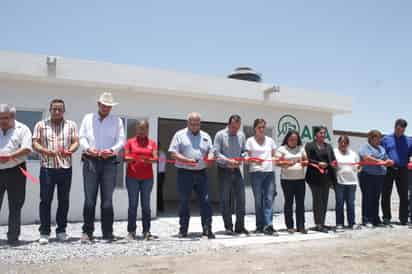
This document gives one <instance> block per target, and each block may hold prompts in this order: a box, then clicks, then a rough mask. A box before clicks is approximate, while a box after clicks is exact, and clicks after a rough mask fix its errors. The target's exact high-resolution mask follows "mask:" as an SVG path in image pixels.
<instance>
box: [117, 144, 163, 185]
mask: <svg viewBox="0 0 412 274" xmlns="http://www.w3.org/2000/svg"><path fill="white" fill-rule="evenodd" d="M124 149H125V151H126V153H127V154H129V155H131V156H132V157H135V158H137V159H138V158H139V157H140V158H152V157H153V152H154V151H156V150H157V144H156V142H155V141H154V140H151V139H149V138H138V137H134V138H131V139H129V140H127V143H126V145H125V147H124ZM126 176H127V177H129V178H133V179H139V180H148V179H153V167H152V164H150V163H144V162H143V161H135V162H131V163H128V164H127V173H126Z"/></svg>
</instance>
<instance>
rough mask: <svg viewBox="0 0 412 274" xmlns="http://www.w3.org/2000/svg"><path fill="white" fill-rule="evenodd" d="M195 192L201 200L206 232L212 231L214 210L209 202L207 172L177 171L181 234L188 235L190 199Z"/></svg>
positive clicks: (201, 211)
mask: <svg viewBox="0 0 412 274" xmlns="http://www.w3.org/2000/svg"><path fill="white" fill-rule="evenodd" d="M192 190H194V191H195V192H196V194H197V196H198V198H199V205H200V215H201V221H202V227H203V230H204V231H207V230H212V208H211V206H210V202H209V187H208V179H207V173H206V170H197V171H196V170H186V169H182V168H178V169H177V192H178V193H179V199H180V207H179V219H180V220H179V224H180V232H182V233H187V231H188V229H189V220H190V209H189V203H190V197H191V194H192Z"/></svg>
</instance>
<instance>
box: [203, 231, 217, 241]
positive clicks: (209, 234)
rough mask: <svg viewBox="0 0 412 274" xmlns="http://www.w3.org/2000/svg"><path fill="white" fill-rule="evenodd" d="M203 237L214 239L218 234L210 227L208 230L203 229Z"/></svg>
mask: <svg viewBox="0 0 412 274" xmlns="http://www.w3.org/2000/svg"><path fill="white" fill-rule="evenodd" d="M202 238H207V239H209V240H212V239H215V238H216V236H215V234H213V232H212V230H210V229H208V230H205V231H203V233H202Z"/></svg>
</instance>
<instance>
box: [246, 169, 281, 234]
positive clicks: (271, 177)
mask: <svg viewBox="0 0 412 274" xmlns="http://www.w3.org/2000/svg"><path fill="white" fill-rule="evenodd" d="M249 174H250V179H251V182H252V191H253V197H254V198H255V215H256V229H264V228H265V227H266V226H272V224H273V201H274V199H275V196H276V183H275V172H251V173H249Z"/></svg>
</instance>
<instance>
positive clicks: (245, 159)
mask: <svg viewBox="0 0 412 274" xmlns="http://www.w3.org/2000/svg"><path fill="white" fill-rule="evenodd" d="M116 104H117V103H116V102H115V101H114V98H113V96H112V94H111V93H108V92H106V93H103V94H102V95H101V96H100V98H99V100H98V101H97V111H96V112H94V113H90V114H87V115H86V116H85V117H84V118H83V120H82V123H81V126H80V129H79V130H78V128H77V125H76V123H75V122H74V121H70V120H67V119H65V118H64V113H65V110H66V109H65V103H64V101H63V100H61V99H54V100H52V101H51V102H50V106H49V112H50V117H48V118H47V119H45V120H43V121H40V122H38V123H37V124H36V126H35V127H34V130H33V135H32V134H31V132H30V129H29V128H28V127H27V126H26V125H24V124H22V123H20V122H19V121H17V120H16V109H15V108H14V107H12V106H9V105H7V104H0V129H1V132H0V205H1V202H2V200H3V196H4V193H5V192H6V191H7V194H8V200H9V222H8V233H7V238H8V242H9V244H11V245H14V244H17V243H18V240H19V235H20V219H21V209H22V207H23V204H24V200H25V188H26V178H25V173H24V172H22V170H23V171H24V170H25V168H26V166H25V162H26V159H27V156H28V155H29V154H30V153H31V152H32V151H33V150H34V151H36V152H37V153H39V154H40V155H41V168H40V176H39V177H40V205H39V215H40V228H39V231H40V239H39V242H40V244H47V243H48V242H49V237H50V234H51V205H52V201H53V196H54V191H55V189H56V188H57V200H58V206H57V212H56V224H57V227H56V238H57V240H58V241H65V240H66V239H67V234H66V227H67V215H68V211H69V200H70V199H69V198H70V188H71V184H72V155H73V153H75V152H76V151H77V150H78V149H79V147H81V155H82V156H81V159H82V162H83V186H84V207H83V218H84V224H83V227H82V230H83V233H82V236H81V241H82V242H83V243H88V242H91V241H93V239H94V230H95V227H94V223H95V209H96V201H97V193H98V192H99V190H100V203H101V204H100V209H101V230H102V238H103V239H104V240H107V241H112V240H114V235H113V220H114V212H113V192H114V189H115V184H116V178H117V177H116V176H117V175H116V170H117V165H118V164H119V159H123V160H124V161H126V162H127V173H126V187H127V191H128V200H129V207H128V225H127V232H128V235H127V239H128V240H134V239H136V219H137V208H138V204H139V199H140V203H141V208H142V225H143V237H144V239H145V240H150V239H152V238H153V237H154V236H153V235H152V234H151V232H150V223H151V210H150V197H151V192H152V188H153V184H154V180H153V178H154V174H153V164H155V163H157V164H158V167H160V168H159V169H161V172H160V173H163V174H161V176H159V178H158V180H160V184H161V185H162V184H163V183H162V182H163V180H164V170H165V164H166V162H173V163H174V164H175V166H176V168H177V180H176V182H177V191H178V195H179V202H180V204H179V225H180V229H179V234H178V235H179V237H182V238H184V237H187V235H188V230H189V219H190V207H189V204H190V200H191V194H192V191H195V192H196V194H197V197H198V199H199V204H200V215H201V223H202V228H203V234H202V235H203V237H205V238H209V239H213V238H215V235H214V233H213V230H212V208H211V204H210V200H209V182H208V172H207V169H208V168H209V167H211V166H212V165H214V164H215V163H216V165H217V169H218V181H219V186H220V190H219V193H220V204H221V214H222V217H223V221H224V226H225V233H226V234H228V235H235V234H245V235H248V234H249V233H250V232H249V231H248V230H247V229H246V228H245V181H244V177H243V172H242V168H243V165H244V164H245V165H247V168H248V174H249V176H250V180H251V185H252V190H253V196H254V204H255V214H256V229H255V231H254V233H257V234H259V233H263V234H266V235H275V236H276V235H278V233H277V231H276V230H275V229H274V227H273V224H272V223H273V202H274V199H275V197H276V195H277V190H276V183H275V181H276V180H275V176H276V175H275V167H276V166H279V167H280V170H281V172H280V179H281V187H282V190H283V193H284V197H285V204H284V213H285V214H284V215H285V223H286V227H287V231H288V232H289V233H294V232H300V233H304V234H306V233H308V231H307V229H306V227H305V203H304V201H305V191H306V190H305V189H306V183H307V184H308V185H309V187H310V189H311V192H312V200H313V215H314V220H315V224H316V230H317V231H320V232H328V230H329V229H330V227H327V226H325V217H326V213H327V206H328V197H329V192H330V189H334V191H335V195H336V229H343V227H344V206H345V204H346V209H347V219H348V225H349V227H350V228H352V229H358V228H360V226H359V225H356V223H355V192H356V187H357V185H358V184H359V186H360V188H361V191H362V223H363V224H364V225H365V226H367V227H372V226H391V218H392V216H391V208H390V205H391V192H392V187H393V181H395V182H396V187H397V190H398V194H399V197H400V205H399V220H400V223H401V224H402V225H406V224H407V223H408V212H409V211H408V162H409V156H410V153H411V151H412V149H411V142H410V141H409V139H408V138H407V137H406V136H405V135H404V131H405V128H406V126H407V123H406V121H405V120H402V119H399V120H397V121H396V124H395V132H394V133H393V134H391V135H387V136H384V137H383V138H382V136H381V133H380V132H379V131H376V130H372V131H370V132H369V133H368V143H367V144H365V145H364V146H363V147H362V148H361V150H360V152H359V153H355V152H354V151H353V150H351V149H350V148H349V138H348V137H347V136H340V137H339V139H338V147H337V148H335V149H334V148H333V147H332V146H331V145H330V144H328V143H327V142H326V141H325V135H326V128H324V127H318V128H316V130H315V132H314V135H315V140H314V141H313V142H310V143H307V144H306V145H303V144H302V141H301V139H300V134H299V132H296V131H293V130H292V131H289V132H288V133H287V134H286V136H285V137H284V140H283V142H282V145H281V146H280V147H277V146H276V144H275V141H274V140H273V139H272V138H271V137H269V136H265V128H266V121H265V120H264V119H260V118H259V119H256V120H255V121H254V124H253V128H254V136H252V137H250V138H246V136H245V134H244V133H243V132H242V130H241V125H242V120H241V117H240V116H239V115H232V116H230V118H229V121H228V124H227V127H226V128H224V129H222V130H220V131H219V132H218V133H217V134H216V136H215V138H214V140H213V142H212V138H211V137H210V135H209V134H208V133H206V132H205V131H203V130H201V129H200V128H201V117H200V114H199V113H195V112H193V113H189V114H188V117H187V127H186V128H184V129H181V130H179V131H177V132H176V133H175V135H174V136H173V138H172V140H171V143H170V146H169V149H168V152H169V153H170V155H171V157H172V159H173V160H167V159H166V154H165V153H164V152H162V153H159V150H158V145H157V142H156V141H154V140H152V139H150V138H149V137H148V133H149V122H148V121H147V120H141V121H138V122H137V124H136V134H135V136H134V137H133V138H131V139H129V140H126V138H125V132H124V125H123V122H122V120H121V119H120V118H119V117H117V116H115V115H113V114H112V113H111V110H112V107H113V106H115V105H116ZM159 154H160V155H159ZM161 185H159V187H158V189H160V192H162V187H161ZM232 194H233V198H234V205H235V213H236V222H235V224H234V225H233V221H232V211H233V208H232V205H233V203H232V202H233V201H232V198H231V197H232ZM160 200H161V201H162V199H160ZM380 200H381V201H382V212H383V220H381V219H380V216H379V202H380ZM294 203H295V204H296V205H295V206H296V210H295V213H296V218H295V220H294V218H293V206H294ZM159 206H160V207H163V204H159ZM295 222H296V225H295Z"/></svg>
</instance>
